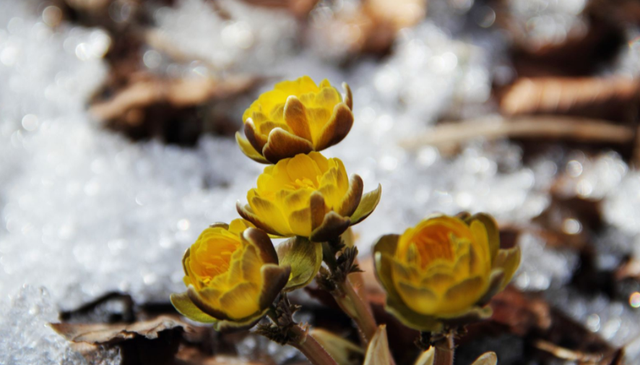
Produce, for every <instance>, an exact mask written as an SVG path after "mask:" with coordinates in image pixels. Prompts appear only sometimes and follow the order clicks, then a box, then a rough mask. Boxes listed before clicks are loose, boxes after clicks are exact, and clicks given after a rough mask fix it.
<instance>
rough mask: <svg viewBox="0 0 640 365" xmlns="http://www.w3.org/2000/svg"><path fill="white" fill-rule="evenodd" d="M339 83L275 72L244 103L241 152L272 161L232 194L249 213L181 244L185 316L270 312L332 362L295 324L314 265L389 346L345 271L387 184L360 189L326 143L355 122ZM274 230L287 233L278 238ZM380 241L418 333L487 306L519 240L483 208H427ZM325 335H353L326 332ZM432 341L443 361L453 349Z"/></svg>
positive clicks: (514, 258)
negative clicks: (356, 230) (508, 239)
mask: <svg viewBox="0 0 640 365" xmlns="http://www.w3.org/2000/svg"><path fill="white" fill-rule="evenodd" d="M343 87H344V90H345V92H346V94H345V95H344V96H343V95H341V94H340V93H339V92H338V90H336V89H335V88H334V87H332V86H331V84H330V83H329V82H328V81H327V80H323V81H322V82H321V83H320V85H317V84H316V83H315V82H314V81H313V80H311V79H310V78H309V77H307V76H304V77H301V78H299V79H297V80H295V81H284V82H281V83H278V84H276V85H275V87H274V89H273V90H271V91H268V92H266V93H264V94H262V95H261V96H260V97H259V98H258V99H257V100H256V101H255V102H254V103H253V104H251V106H250V107H249V109H247V110H246V111H245V113H244V115H243V119H244V120H243V122H244V137H243V136H242V135H241V134H240V133H238V134H237V135H236V140H237V142H238V145H239V146H240V149H241V150H242V152H243V153H244V154H245V155H247V156H248V157H250V158H251V159H253V160H255V161H257V162H260V163H264V164H267V166H266V167H265V168H264V171H263V172H262V174H261V175H260V176H259V177H258V180H257V183H256V187H255V188H253V189H251V190H249V191H248V193H247V197H246V198H247V204H241V203H240V202H238V204H237V211H238V214H239V215H240V216H241V217H242V219H235V220H233V221H232V222H231V223H230V224H229V225H227V224H222V223H218V224H214V225H212V226H211V227H209V228H207V229H205V230H204V231H203V232H202V234H201V235H200V237H198V239H197V240H196V242H195V243H194V244H193V245H192V246H191V247H190V248H189V249H188V250H187V252H186V253H185V255H184V258H183V260H182V263H183V267H184V272H185V276H184V283H185V285H186V287H187V291H186V292H184V293H181V294H173V295H172V296H171V301H172V303H173V305H174V306H175V307H176V309H177V310H178V311H179V312H180V313H182V314H183V315H184V316H186V317H188V318H190V319H192V320H195V321H198V322H203V323H210V324H213V326H214V328H215V329H217V330H222V329H224V328H227V327H236V328H237V327H242V328H248V327H251V326H253V325H255V324H256V323H257V322H258V321H259V320H260V319H261V318H263V317H264V316H265V315H267V314H269V317H270V318H271V320H272V322H273V323H272V324H271V325H261V326H262V327H259V330H258V331H259V332H260V333H262V334H264V335H265V336H267V337H269V338H271V339H273V340H274V341H277V342H280V343H288V344H291V345H293V346H296V347H298V348H299V349H300V350H301V351H302V352H303V353H305V354H306V355H307V356H308V357H309V358H310V360H312V362H314V363H316V364H329V363H335V362H333V359H332V358H331V356H329V355H327V351H329V349H327V350H326V351H325V350H324V349H322V346H321V345H319V342H317V341H315V340H311V339H309V338H307V336H308V333H307V332H306V331H305V330H303V329H301V328H300V327H295V326H293V325H294V324H295V323H294V321H293V319H292V317H291V315H292V313H293V312H294V311H295V309H294V307H293V306H291V304H290V303H289V302H288V300H287V299H286V293H287V292H290V291H292V290H296V289H299V288H302V287H304V286H306V285H308V284H309V283H310V282H311V281H312V280H313V279H314V278H315V277H317V278H318V285H319V287H320V288H322V289H325V290H327V291H329V292H330V293H331V294H332V295H333V296H334V298H335V299H336V302H337V303H338V305H339V306H340V308H342V309H343V310H344V311H345V313H346V314H347V315H349V316H350V317H351V318H352V319H353V320H354V321H355V322H356V324H357V325H358V327H359V328H360V330H361V335H362V337H363V338H362V340H363V343H364V344H365V345H366V344H367V343H369V347H368V350H367V355H366V356H367V357H370V356H377V357H380V356H382V357H389V356H390V355H389V351H388V349H386V350H385V348H384V347H385V346H386V345H381V344H384V343H385V342H384V341H383V340H381V338H384V336H386V335H385V334H383V332H384V327H383V326H380V327H378V326H377V325H376V324H375V319H374V318H373V316H372V314H371V310H370V309H367V308H368V304H366V303H365V301H363V299H362V298H361V297H360V296H359V294H358V293H357V291H356V290H354V288H353V287H352V286H351V284H350V282H349V280H348V279H347V276H348V275H349V274H350V273H353V272H357V271H359V269H358V266H357V263H356V262H355V260H356V256H357V247H355V246H354V245H353V242H352V241H353V239H352V238H353V236H352V233H351V232H350V231H349V227H350V226H352V225H354V224H357V223H359V222H361V221H363V220H364V219H365V218H367V217H368V216H369V215H370V214H371V213H372V212H373V210H374V209H375V208H376V206H377V204H378V202H379V201H380V196H381V187H380V186H378V187H377V188H376V189H374V190H373V191H370V192H368V193H364V184H363V181H362V179H361V178H360V177H359V176H358V175H352V176H350V177H349V175H347V171H346V168H345V166H344V164H343V163H342V161H341V160H340V159H338V158H326V157H324V156H323V155H322V154H321V153H320V151H322V150H324V149H325V148H328V147H330V146H332V145H334V144H336V143H338V142H340V141H342V140H343V139H344V138H345V136H346V135H347V134H348V133H349V131H350V129H351V126H352V125H353V122H354V120H353V119H354V118H353V113H352V111H351V110H352V107H353V102H352V95H351V91H350V89H349V87H348V86H347V85H346V84H343ZM270 237H277V238H288V240H286V241H285V242H283V243H281V244H280V245H279V246H278V247H277V248H276V247H274V245H273V243H272V241H271V238H270ZM373 251H374V259H375V260H374V262H375V269H376V274H377V277H378V280H379V281H380V283H381V284H382V287H383V288H384V289H385V291H386V293H387V304H386V309H387V311H389V312H390V313H391V314H393V315H394V316H395V317H397V318H398V319H399V320H400V321H401V322H402V323H404V324H405V325H406V326H408V327H411V328H414V329H417V330H420V331H422V332H423V333H426V332H431V333H445V331H449V332H448V333H452V332H451V329H452V328H456V327H457V326H460V325H464V324H466V323H469V322H471V321H475V320H479V319H482V318H486V317H487V316H488V315H489V314H490V313H491V310H490V308H488V307H487V306H486V304H487V303H488V302H489V300H490V299H491V297H492V296H493V295H494V294H496V293H497V292H498V291H500V290H502V289H503V288H504V287H505V286H506V285H507V284H508V283H509V281H510V280H511V277H512V276H513V275H514V273H515V271H516V270H517V268H518V266H519V263H520V249H519V248H518V247H517V246H515V247H504V246H503V245H501V243H500V235H499V231H498V228H497V225H496V223H495V221H494V220H493V218H491V217H490V216H489V215H487V214H482V213H480V214H476V215H469V214H467V213H461V214H459V215H458V216H455V217H453V216H446V215H435V216H431V217H429V218H427V219H425V220H423V221H422V222H419V223H418V224H417V225H416V226H415V227H412V228H408V229H407V230H406V231H405V232H404V233H403V234H402V235H396V234H392V235H386V236H383V237H381V238H380V239H379V240H378V242H377V243H376V244H375V246H374V249H373ZM323 262H324V263H325V265H326V266H325V267H324V268H321V267H322V263H323ZM296 328H297V329H296ZM327 336H329V337H327ZM321 337H325V338H324V340H323V339H322V338H321ZM318 341H320V342H322V341H324V342H327V341H328V342H331V343H332V344H334V345H335V344H340V345H339V346H338V345H336V346H337V347H338V348H341V347H345V346H346V347H345V348H351V350H353V348H354V347H353V346H355V345H353V346H352V345H349V344H348V343H346V342H345V341H344V340H342V339H340V340H336V339H333V338H332V337H331V336H330V335H327V334H324V335H323V336H319V339H318ZM314 344H315V345H314ZM314 346H315V347H314ZM318 346H319V347H318ZM327 346H328V345H327ZM380 346H382V348H380ZM434 346H435V348H436V352H435V355H434V356H435V357H436V358H440V360H438V361H439V363H442V361H443V360H442V359H443V357H442V356H443V355H442V354H443V353H446V351H445V352H440V353H439V352H438V348H439V347H438V345H435V344H434ZM334 347H335V346H334ZM374 347H376V348H377V349H374ZM356 348H357V346H356ZM375 353H378V355H370V354H375ZM380 354H382V355H380ZM385 354H386V355H385ZM439 354H440V355H439ZM325 355H326V356H325ZM333 356H334V357H336V358H342V357H344V356H346V355H345V354H344V353H343V354H334V355H333ZM425 356H427V357H428V356H431V355H428V354H427V353H425ZM431 358H433V356H431ZM365 363H368V362H367V361H366V360H365Z"/></svg>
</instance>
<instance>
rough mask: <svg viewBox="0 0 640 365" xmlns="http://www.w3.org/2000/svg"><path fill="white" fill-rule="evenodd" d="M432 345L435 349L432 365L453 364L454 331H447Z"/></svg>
mask: <svg viewBox="0 0 640 365" xmlns="http://www.w3.org/2000/svg"><path fill="white" fill-rule="evenodd" d="M434 347H435V349H436V351H435V359H434V361H433V365H453V354H454V351H455V340H454V331H449V332H447V333H446V335H445V337H444V338H443V339H441V340H440V341H438V342H436V343H435V344H434Z"/></svg>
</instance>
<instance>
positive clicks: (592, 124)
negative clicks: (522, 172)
mask: <svg viewBox="0 0 640 365" xmlns="http://www.w3.org/2000/svg"><path fill="white" fill-rule="evenodd" d="M478 137H482V138H486V139H498V138H508V137H518V138H541V137H544V138H563V139H571V140H577V141H588V142H601V143H603V142H607V143H618V144H624V143H629V142H631V141H632V140H633V138H634V130H633V129H632V128H630V127H627V126H619V125H614V124H611V123H608V122H605V121H601V120H595V119H586V118H575V117H559V116H538V117H520V118H514V119H507V120H504V119H502V118H482V119H476V120H467V121H464V122H460V123H446V124H441V125H438V126H436V127H435V128H433V129H432V130H430V131H428V132H426V133H423V134H421V135H418V136H416V137H412V138H410V139H406V140H403V141H401V142H400V145H401V146H404V147H405V148H408V149H416V148H419V147H422V146H426V145H433V146H437V147H448V146H450V145H452V144H454V145H457V144H461V143H464V142H467V141H470V140H472V139H474V138H478Z"/></svg>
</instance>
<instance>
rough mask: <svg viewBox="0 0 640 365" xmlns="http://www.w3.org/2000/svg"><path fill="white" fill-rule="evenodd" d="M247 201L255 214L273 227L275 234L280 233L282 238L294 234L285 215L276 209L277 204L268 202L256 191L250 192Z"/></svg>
mask: <svg viewBox="0 0 640 365" xmlns="http://www.w3.org/2000/svg"><path fill="white" fill-rule="evenodd" d="M247 200H248V201H249V205H250V206H251V209H252V210H253V211H254V212H255V214H256V215H257V216H258V217H260V219H261V220H262V221H263V222H264V223H265V224H267V225H268V226H269V227H271V228H272V229H273V230H274V231H275V232H278V234H280V235H282V236H287V235H290V234H291V233H292V232H291V229H290V228H289V224H288V222H287V218H286V217H285V216H284V215H283V213H282V212H281V211H280V209H278V207H276V205H275V204H273V203H272V202H270V201H268V200H267V199H263V198H261V197H259V196H258V195H257V194H256V192H255V190H254V189H252V190H250V191H249V194H248V195H247ZM245 218H246V217H245ZM246 219H248V218H246ZM254 223H255V222H254Z"/></svg>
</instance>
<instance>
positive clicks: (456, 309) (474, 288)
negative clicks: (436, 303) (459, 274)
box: [438, 276, 487, 318]
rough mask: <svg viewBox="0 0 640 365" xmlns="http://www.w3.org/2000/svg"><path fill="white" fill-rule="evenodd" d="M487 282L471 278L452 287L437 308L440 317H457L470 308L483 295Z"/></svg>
mask: <svg viewBox="0 0 640 365" xmlns="http://www.w3.org/2000/svg"><path fill="white" fill-rule="evenodd" d="M486 289H487V282H486V281H485V280H484V278H481V277H477V276H476V277H473V278H469V279H466V280H465V281H463V282H461V283H459V284H457V285H455V286H452V287H451V288H450V289H449V290H448V291H447V292H446V294H445V296H444V298H443V301H442V302H441V303H440V307H439V308H438V314H439V316H441V317H444V318H446V317H448V316H452V315H457V314H459V313H460V312H463V311H465V310H467V309H469V308H471V307H472V306H473V305H474V304H475V303H476V302H477V301H478V300H479V299H480V297H481V296H482V295H483V294H484V293H485V291H486Z"/></svg>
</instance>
